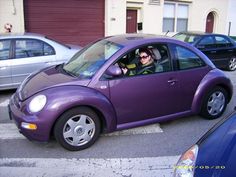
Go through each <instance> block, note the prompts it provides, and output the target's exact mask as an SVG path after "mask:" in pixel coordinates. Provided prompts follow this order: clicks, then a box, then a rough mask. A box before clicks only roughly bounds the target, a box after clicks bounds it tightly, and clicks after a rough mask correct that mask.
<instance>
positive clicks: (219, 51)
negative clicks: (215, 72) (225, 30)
mask: <svg viewBox="0 0 236 177" xmlns="http://www.w3.org/2000/svg"><path fill="white" fill-rule="evenodd" d="M214 39H215V42H216V54H215V55H216V56H215V63H217V66H219V67H227V66H228V63H229V60H230V59H231V57H233V55H234V50H235V49H234V46H233V44H232V43H231V42H230V41H229V40H228V39H227V38H226V37H225V36H221V35H216V36H214Z"/></svg>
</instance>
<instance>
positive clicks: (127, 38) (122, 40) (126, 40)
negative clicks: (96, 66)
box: [105, 33, 172, 45]
mask: <svg viewBox="0 0 236 177" xmlns="http://www.w3.org/2000/svg"><path fill="white" fill-rule="evenodd" d="M105 39H107V40H109V41H111V42H114V43H117V44H120V45H132V44H137V43H143V42H148V41H152V40H168V39H169V40H172V38H170V37H167V36H161V35H154V34H141V33H139V34H123V35H116V36H109V37H106V38H105Z"/></svg>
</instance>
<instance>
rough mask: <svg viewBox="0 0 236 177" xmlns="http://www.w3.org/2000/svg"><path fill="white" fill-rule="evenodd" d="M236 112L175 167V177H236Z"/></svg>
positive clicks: (223, 120)
mask: <svg viewBox="0 0 236 177" xmlns="http://www.w3.org/2000/svg"><path fill="white" fill-rule="evenodd" d="M235 157H236V111H235V112H234V113H233V114H232V115H231V116H229V117H226V118H225V119H222V120H221V121H220V122H218V123H217V124H216V125H215V126H214V127H213V128H212V129H211V130H209V131H208V132H207V133H206V134H205V135H204V136H203V137H202V138H201V139H200V140H199V141H198V142H197V143H196V144H195V145H194V146H192V147H191V148H190V149H189V150H187V151H186V152H185V153H184V154H183V155H182V156H181V157H180V160H179V161H178V163H177V165H176V166H175V175H174V176H175V177H185V176H188V177H203V176H204V177H213V176H214V177H235V174H236V158H235Z"/></svg>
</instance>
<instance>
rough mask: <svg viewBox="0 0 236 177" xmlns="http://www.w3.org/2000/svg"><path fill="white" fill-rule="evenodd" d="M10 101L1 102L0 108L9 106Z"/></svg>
mask: <svg viewBox="0 0 236 177" xmlns="http://www.w3.org/2000/svg"><path fill="white" fill-rule="evenodd" d="M9 101H10V99H6V100H4V101H3V102H0V107H7V105H8V104H9Z"/></svg>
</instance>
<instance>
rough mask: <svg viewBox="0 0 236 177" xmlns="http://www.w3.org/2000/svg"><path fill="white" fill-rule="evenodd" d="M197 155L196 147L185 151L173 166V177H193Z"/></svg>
mask: <svg viewBox="0 0 236 177" xmlns="http://www.w3.org/2000/svg"><path fill="white" fill-rule="evenodd" d="M197 154H198V145H194V146H193V147H191V148H190V149H189V150H188V151H186V152H185V153H184V154H183V155H182V156H181V157H180V159H179V161H178V163H177V164H176V166H175V172H174V177H193V175H194V169H195V163H196V159H197Z"/></svg>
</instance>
